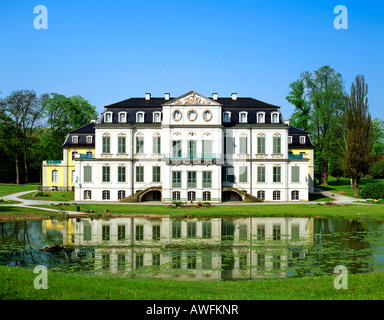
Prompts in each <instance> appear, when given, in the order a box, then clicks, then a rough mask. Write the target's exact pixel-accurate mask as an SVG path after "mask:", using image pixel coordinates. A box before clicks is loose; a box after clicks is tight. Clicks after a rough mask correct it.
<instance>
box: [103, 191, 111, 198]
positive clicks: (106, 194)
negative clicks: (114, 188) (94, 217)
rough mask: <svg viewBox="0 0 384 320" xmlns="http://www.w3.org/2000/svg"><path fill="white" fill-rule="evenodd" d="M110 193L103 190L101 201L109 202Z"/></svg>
mask: <svg viewBox="0 0 384 320" xmlns="http://www.w3.org/2000/svg"><path fill="white" fill-rule="evenodd" d="M110 199H111V192H110V191H109V190H103V200H110Z"/></svg>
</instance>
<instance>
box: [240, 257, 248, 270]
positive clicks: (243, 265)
mask: <svg viewBox="0 0 384 320" xmlns="http://www.w3.org/2000/svg"><path fill="white" fill-rule="evenodd" d="M247 266H248V253H246V252H240V254H239V270H243V271H244V270H246V269H247Z"/></svg>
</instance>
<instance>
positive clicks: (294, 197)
mask: <svg viewBox="0 0 384 320" xmlns="http://www.w3.org/2000/svg"><path fill="white" fill-rule="evenodd" d="M299 196H300V193H299V191H298V190H293V191H292V192H291V200H299V199H300V198H299Z"/></svg>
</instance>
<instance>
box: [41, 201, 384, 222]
mask: <svg viewBox="0 0 384 320" xmlns="http://www.w3.org/2000/svg"><path fill="white" fill-rule="evenodd" d="M79 206H80V211H85V210H87V209H89V210H93V211H94V213H104V212H106V211H107V210H108V211H109V212H111V213H117V214H164V215H171V216H184V217H185V216H188V217H218V216H222V217H225V216H231V217H247V216H256V215H257V216H291V217H293V216H296V217H303V216H304V217H310V216H311V217H337V218H342V217H346V218H373V219H384V210H383V207H382V206H381V205H359V204H351V205H346V206H322V205H320V204H306V203H303V204H288V205H278V204H268V205H262V204H254V205H218V206H216V207H213V208H177V209H173V208H169V207H168V206H167V205H127V204H121V205H120V204H79ZM39 207H43V206H39ZM44 207H46V208H55V209H63V210H64V211H76V210H77V208H76V206H75V205H70V206H64V207H59V206H50V205H46V206H44Z"/></svg>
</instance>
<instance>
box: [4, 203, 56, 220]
mask: <svg viewBox="0 0 384 320" xmlns="http://www.w3.org/2000/svg"><path fill="white" fill-rule="evenodd" d="M36 216H39V217H42V218H47V219H48V218H57V217H61V216H62V214H59V213H57V212H55V211H48V210H39V209H38V208H36V209H34V208H24V207H14V206H7V205H3V206H0V218H1V219H7V218H10V219H13V218H23V219H24V218H25V219H28V218H30V217H36Z"/></svg>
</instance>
